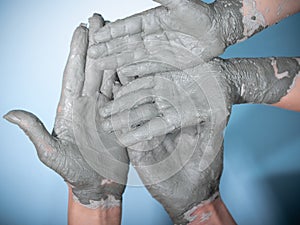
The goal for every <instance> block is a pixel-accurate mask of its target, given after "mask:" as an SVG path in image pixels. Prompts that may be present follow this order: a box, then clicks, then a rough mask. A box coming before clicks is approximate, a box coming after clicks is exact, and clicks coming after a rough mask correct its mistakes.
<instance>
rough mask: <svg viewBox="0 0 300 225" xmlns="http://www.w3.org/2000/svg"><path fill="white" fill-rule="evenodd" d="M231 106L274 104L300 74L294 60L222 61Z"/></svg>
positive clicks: (298, 66)
mask: <svg viewBox="0 0 300 225" xmlns="http://www.w3.org/2000/svg"><path fill="white" fill-rule="evenodd" d="M221 68H222V70H223V73H224V76H225V79H226V80H227V82H228V83H230V85H229V86H230V88H231V94H232V97H233V100H234V101H233V102H234V103H237V104H239V103H257V104H260V103H264V104H274V103H277V102H279V101H280V100H281V99H282V97H284V96H285V95H287V93H289V91H290V89H291V88H292V86H293V83H294V82H295V79H296V77H297V75H298V74H299V71H300V65H299V63H298V61H297V60H296V59H294V58H283V57H282V58H256V59H254V58H253V59H229V60H224V61H221Z"/></svg>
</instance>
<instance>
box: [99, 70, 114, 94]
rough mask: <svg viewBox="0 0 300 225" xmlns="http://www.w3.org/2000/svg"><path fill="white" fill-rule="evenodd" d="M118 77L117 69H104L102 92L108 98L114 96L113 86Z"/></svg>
mask: <svg viewBox="0 0 300 225" xmlns="http://www.w3.org/2000/svg"><path fill="white" fill-rule="evenodd" d="M116 77H117V73H116V71H114V70H105V71H104V74H103V79H102V85H101V88H100V92H101V93H102V94H104V95H105V96H106V97H107V98H108V99H112V97H113V86H114V82H115V80H116Z"/></svg>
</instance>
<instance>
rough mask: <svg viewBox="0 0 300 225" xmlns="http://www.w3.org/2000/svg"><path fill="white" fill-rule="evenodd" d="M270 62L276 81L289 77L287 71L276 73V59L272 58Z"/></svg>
mask: <svg viewBox="0 0 300 225" xmlns="http://www.w3.org/2000/svg"><path fill="white" fill-rule="evenodd" d="M271 60H272V61H271V65H272V66H273V68H274V73H275V76H276V77H277V79H279V80H281V79H283V78H285V77H289V72H288V71H285V72H283V73H279V72H278V67H277V61H276V59H274V58H272V59H271Z"/></svg>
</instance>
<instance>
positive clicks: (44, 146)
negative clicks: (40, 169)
mask: <svg viewBox="0 0 300 225" xmlns="http://www.w3.org/2000/svg"><path fill="white" fill-rule="evenodd" d="M3 118H4V119H6V120H8V121H9V122H11V123H14V124H16V125H18V126H19V127H20V128H21V129H22V130H23V131H24V132H25V134H26V135H27V136H28V137H29V138H30V140H31V141H32V143H33V144H34V146H35V148H36V150H37V152H38V155H39V157H40V159H41V160H42V161H44V160H43V159H46V157H49V153H50V154H51V153H53V152H55V151H56V148H55V147H56V140H55V139H54V138H53V137H52V136H51V135H50V134H49V132H48V131H47V130H46V128H45V127H44V125H43V124H42V122H41V121H40V120H39V119H38V118H37V117H36V116H35V115H33V114H32V113H29V112H26V111H23V110H13V111H10V112H9V113H7V114H6V115H5V116H3Z"/></svg>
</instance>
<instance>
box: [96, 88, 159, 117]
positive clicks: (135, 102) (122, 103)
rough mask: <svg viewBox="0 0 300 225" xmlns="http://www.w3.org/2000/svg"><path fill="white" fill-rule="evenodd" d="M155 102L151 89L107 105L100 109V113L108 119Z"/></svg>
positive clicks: (126, 96)
mask: <svg viewBox="0 0 300 225" xmlns="http://www.w3.org/2000/svg"><path fill="white" fill-rule="evenodd" d="M153 100H154V95H153V94H152V91H151V90H150V89H145V90H139V91H137V92H134V93H132V94H130V95H125V96H123V97H121V98H118V99H115V100H114V101H111V102H109V103H107V104H106V105H105V106H104V107H102V108H100V109H99V113H100V115H101V116H102V117H107V116H110V115H114V114H116V113H119V112H122V111H124V110H128V109H131V108H133V107H136V106H139V105H142V104H145V103H150V102H153Z"/></svg>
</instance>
